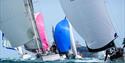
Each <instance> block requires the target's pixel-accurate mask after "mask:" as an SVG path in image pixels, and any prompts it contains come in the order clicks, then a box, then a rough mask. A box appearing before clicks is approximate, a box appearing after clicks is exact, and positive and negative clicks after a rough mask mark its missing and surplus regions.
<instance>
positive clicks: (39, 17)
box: [35, 12, 49, 51]
mask: <svg viewBox="0 0 125 63" xmlns="http://www.w3.org/2000/svg"><path fill="white" fill-rule="evenodd" d="M35 20H36V26H37V29H38V33H39V36H40V40H41V41H42V47H43V50H44V51H47V50H48V47H49V45H48V41H47V38H46V35H45V29H44V19H43V15H42V14H41V13H40V12H37V13H35Z"/></svg>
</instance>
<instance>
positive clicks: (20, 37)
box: [0, 0, 33, 47]
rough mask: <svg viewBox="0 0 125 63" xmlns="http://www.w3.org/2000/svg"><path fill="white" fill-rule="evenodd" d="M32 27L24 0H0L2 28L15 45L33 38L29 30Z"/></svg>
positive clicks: (0, 22) (0, 26)
mask: <svg viewBox="0 0 125 63" xmlns="http://www.w3.org/2000/svg"><path fill="white" fill-rule="evenodd" d="M13 3H14V4H13ZM31 27H32V26H31V22H30V21H29V19H28V16H27V13H26V11H25V6H24V2H23V0H18V1H17V0H13V1H11V0H0V29H1V30H2V32H3V33H4V34H5V36H6V38H7V39H9V40H10V42H11V44H12V46H13V47H17V46H20V45H23V44H25V43H27V42H28V41H30V40H32V39H33V37H32V36H29V35H33V34H31V33H29V32H28V31H29V30H30V28H31Z"/></svg>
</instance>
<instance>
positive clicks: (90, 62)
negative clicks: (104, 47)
mask: <svg viewBox="0 0 125 63" xmlns="http://www.w3.org/2000/svg"><path fill="white" fill-rule="evenodd" d="M0 63H105V62H104V61H103V60H99V59H95V58H84V59H70V60H57V61H40V60H39V61H38V60H27V61H23V60H15V59H0ZM110 63H125V62H124V61H123V60H115V61H112V62H110Z"/></svg>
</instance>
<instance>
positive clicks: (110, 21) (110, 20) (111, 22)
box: [104, 2, 119, 32]
mask: <svg viewBox="0 0 125 63" xmlns="http://www.w3.org/2000/svg"><path fill="white" fill-rule="evenodd" d="M104 4H105V9H106V12H107V13H108V14H107V16H108V18H109V20H108V22H109V23H110V24H111V26H112V27H113V29H114V31H115V32H117V31H116V28H115V26H114V25H113V20H112V19H111V15H110V13H109V11H108V7H107V6H106V2H105V3H104ZM110 8H111V7H110ZM115 24H116V23H115ZM116 27H117V29H118V26H116ZM118 31H119V30H118Z"/></svg>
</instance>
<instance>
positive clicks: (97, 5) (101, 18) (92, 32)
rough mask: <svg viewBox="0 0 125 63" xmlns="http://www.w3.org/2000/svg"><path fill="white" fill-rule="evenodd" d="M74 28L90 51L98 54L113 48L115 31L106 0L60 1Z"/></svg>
mask: <svg viewBox="0 0 125 63" xmlns="http://www.w3.org/2000/svg"><path fill="white" fill-rule="evenodd" d="M60 3H61V5H62V8H63V10H64V12H65V14H66V17H67V18H68V19H69V21H70V22H71V24H72V25H73V27H74V28H75V29H76V30H77V32H78V33H79V34H80V35H81V36H82V37H83V38H84V39H85V41H86V44H87V46H88V48H89V50H90V51H93V52H97V51H101V50H105V49H107V48H109V47H110V46H113V44H111V42H113V40H114V39H115V37H114V35H115V33H116V32H115V30H114V28H113V25H112V23H111V22H110V18H109V17H108V13H107V10H106V7H105V3H104V0H60Z"/></svg>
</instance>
